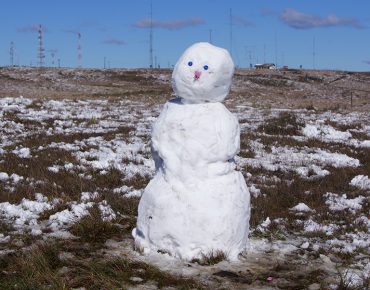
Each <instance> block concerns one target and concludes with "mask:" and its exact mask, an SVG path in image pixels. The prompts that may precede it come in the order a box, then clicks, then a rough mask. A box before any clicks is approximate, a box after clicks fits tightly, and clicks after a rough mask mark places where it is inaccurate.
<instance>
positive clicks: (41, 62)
mask: <svg viewBox="0 0 370 290" xmlns="http://www.w3.org/2000/svg"><path fill="white" fill-rule="evenodd" d="M38 41H39V48H38V54H37V57H38V61H39V63H38V64H39V67H43V66H44V59H45V53H44V52H45V49H44V48H43V47H42V27H41V24H40V25H39V30H38Z"/></svg>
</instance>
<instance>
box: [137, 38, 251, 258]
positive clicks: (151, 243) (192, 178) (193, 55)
mask: <svg viewBox="0 0 370 290" xmlns="http://www.w3.org/2000/svg"><path fill="white" fill-rule="evenodd" d="M233 71H234V65H233V62H232V60H231V57H230V55H229V54H228V53H227V51H226V50H224V49H221V48H218V47H215V46H213V45H210V44H206V43H198V44H194V45H193V46H191V47H190V48H189V49H187V50H186V51H185V52H184V54H183V55H182V56H181V57H180V60H179V61H178V62H177V64H176V66H175V69H174V71H173V77H172V79H173V81H172V85H173V88H174V91H175V93H176V95H177V97H178V98H176V99H173V100H170V101H169V102H167V103H166V104H165V105H164V108H163V110H162V112H161V114H160V116H159V117H158V119H157V121H156V122H155V124H154V126H153V131H152V148H153V159H154V161H155V164H156V174H155V176H154V178H153V179H152V180H151V181H150V183H149V184H148V186H147V187H146V188H145V191H144V193H143V196H142V198H141V200H140V204H139V215H138V222H137V228H136V229H134V230H133V236H134V238H135V244H136V245H137V247H138V248H141V249H143V250H144V252H146V253H148V252H150V251H155V252H156V251H163V252H167V253H169V254H171V255H173V256H175V257H179V258H181V259H185V260H192V259H195V258H201V257H202V255H207V254H209V253H212V252H215V251H222V252H224V253H226V254H227V256H228V258H229V259H230V260H237V257H238V255H239V254H240V253H241V252H243V251H244V250H245V248H246V246H247V239H248V233H249V218H250V205H249V204H250V194H249V191H248V188H247V186H246V184H245V181H244V178H243V176H242V174H241V173H240V172H238V171H236V170H235V161H234V157H235V155H236V154H237V153H238V151H239V146H240V128H239V124H238V121H237V119H236V117H235V116H234V115H233V114H231V113H230V112H229V111H228V110H227V108H226V107H225V106H224V105H223V104H221V103H220V102H219V101H222V100H223V99H224V98H225V96H226V95H227V94H228V91H229V88H230V86H231V77H232V74H233Z"/></svg>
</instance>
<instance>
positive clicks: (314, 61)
mask: <svg viewBox="0 0 370 290" xmlns="http://www.w3.org/2000/svg"><path fill="white" fill-rule="evenodd" d="M315 58H316V43H315V37H314V38H313V41H312V67H313V69H316V59H315Z"/></svg>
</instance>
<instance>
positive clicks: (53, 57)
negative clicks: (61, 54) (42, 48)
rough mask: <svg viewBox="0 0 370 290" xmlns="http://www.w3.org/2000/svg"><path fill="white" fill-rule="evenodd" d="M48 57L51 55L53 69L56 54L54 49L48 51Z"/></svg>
mask: <svg viewBox="0 0 370 290" xmlns="http://www.w3.org/2000/svg"><path fill="white" fill-rule="evenodd" d="M49 52H50V55H51V66H52V67H55V54H56V53H57V50H56V49H50V50H49Z"/></svg>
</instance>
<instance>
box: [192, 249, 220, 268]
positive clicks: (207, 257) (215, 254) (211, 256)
mask: <svg viewBox="0 0 370 290" xmlns="http://www.w3.org/2000/svg"><path fill="white" fill-rule="evenodd" d="M226 260H227V253H225V252H224V251H221V250H214V251H210V252H208V253H202V254H201V258H200V259H193V260H191V263H198V264H199V265H202V266H212V265H216V264H218V263H220V262H222V261H226Z"/></svg>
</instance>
